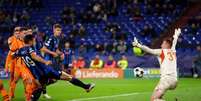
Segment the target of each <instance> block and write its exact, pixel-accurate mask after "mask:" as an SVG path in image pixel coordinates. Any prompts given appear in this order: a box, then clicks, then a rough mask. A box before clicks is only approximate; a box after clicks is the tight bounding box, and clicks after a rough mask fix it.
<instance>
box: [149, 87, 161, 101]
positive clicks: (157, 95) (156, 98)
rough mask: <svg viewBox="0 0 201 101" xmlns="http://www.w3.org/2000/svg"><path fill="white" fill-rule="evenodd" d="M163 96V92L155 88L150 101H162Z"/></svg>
mask: <svg viewBox="0 0 201 101" xmlns="http://www.w3.org/2000/svg"><path fill="white" fill-rule="evenodd" d="M163 95H164V90H163V89H160V88H156V89H155V90H154V92H153V94H152V96H151V101H164V100H163V99H162V97H163Z"/></svg>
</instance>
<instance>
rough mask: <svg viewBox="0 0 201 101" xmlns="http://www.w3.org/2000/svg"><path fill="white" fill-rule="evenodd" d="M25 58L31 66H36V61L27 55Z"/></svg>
mask: <svg viewBox="0 0 201 101" xmlns="http://www.w3.org/2000/svg"><path fill="white" fill-rule="evenodd" d="M23 60H24V61H25V63H26V64H27V65H28V66H29V67H30V66H36V64H35V63H34V61H33V60H32V59H31V58H30V57H28V56H26V57H23Z"/></svg>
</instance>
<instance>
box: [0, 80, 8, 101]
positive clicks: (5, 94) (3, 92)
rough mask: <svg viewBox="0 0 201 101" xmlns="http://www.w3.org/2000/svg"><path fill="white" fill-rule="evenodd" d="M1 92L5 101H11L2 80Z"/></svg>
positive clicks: (0, 81) (0, 84) (0, 82)
mask: <svg viewBox="0 0 201 101" xmlns="http://www.w3.org/2000/svg"><path fill="white" fill-rule="evenodd" d="M0 92H1V95H2V97H3V101H9V96H8V93H7V92H6V90H5V89H4V87H3V82H2V80H0Z"/></svg>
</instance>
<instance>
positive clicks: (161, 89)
mask: <svg viewBox="0 0 201 101" xmlns="http://www.w3.org/2000/svg"><path fill="white" fill-rule="evenodd" d="M180 34H181V29H180V28H178V29H175V33H174V36H173V42H172V41H171V40H169V39H165V40H163V43H162V44H161V49H150V48H148V47H147V46H145V45H142V44H140V43H139V42H138V41H137V39H136V38H135V39H134V42H133V46H134V47H139V48H141V49H142V50H143V51H145V52H148V53H150V54H153V55H156V56H157V57H158V60H159V63H160V72H161V78H160V81H159V83H158V85H157V86H156V88H155V89H154V91H153V94H152V96H151V101H164V100H163V98H162V97H163V95H164V94H165V92H166V91H167V90H171V89H175V88H176V86H177V59H176V49H175V48H176V44H177V39H178V37H179V35H180Z"/></svg>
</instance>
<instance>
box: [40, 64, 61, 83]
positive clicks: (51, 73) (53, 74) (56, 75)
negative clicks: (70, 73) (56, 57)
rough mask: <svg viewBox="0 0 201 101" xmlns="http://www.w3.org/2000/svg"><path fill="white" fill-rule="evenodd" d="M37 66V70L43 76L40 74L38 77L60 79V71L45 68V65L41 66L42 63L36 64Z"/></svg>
mask: <svg viewBox="0 0 201 101" xmlns="http://www.w3.org/2000/svg"><path fill="white" fill-rule="evenodd" d="M37 65H38V68H39V69H40V70H42V71H43V72H42V73H43V74H40V75H45V77H46V78H51V79H57V80H58V79H60V76H61V71H59V70H58V71H57V70H55V69H54V68H53V67H51V66H46V65H45V64H42V63H39V64H37Z"/></svg>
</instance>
